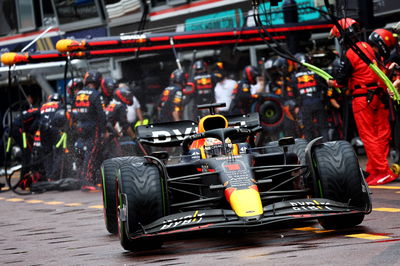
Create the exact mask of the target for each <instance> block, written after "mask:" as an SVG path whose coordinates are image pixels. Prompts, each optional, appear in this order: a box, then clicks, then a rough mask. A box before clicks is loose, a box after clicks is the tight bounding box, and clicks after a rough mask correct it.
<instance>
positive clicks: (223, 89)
mask: <svg viewBox="0 0 400 266" xmlns="http://www.w3.org/2000/svg"><path fill="white" fill-rule="evenodd" d="M214 76H215V77H216V78H217V84H216V85H215V102H217V103H226V106H225V107H221V108H218V112H219V113H221V114H228V111H229V106H230V105H231V102H232V93H233V90H234V89H235V87H236V86H237V82H236V81H235V80H233V79H230V78H229V77H227V75H226V73H225V70H224V68H223V65H222V64H219V65H218V68H217V69H216V70H215V72H214Z"/></svg>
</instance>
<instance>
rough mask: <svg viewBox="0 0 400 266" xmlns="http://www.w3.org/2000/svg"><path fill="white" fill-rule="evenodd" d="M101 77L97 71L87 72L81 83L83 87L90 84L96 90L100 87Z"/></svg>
mask: <svg viewBox="0 0 400 266" xmlns="http://www.w3.org/2000/svg"><path fill="white" fill-rule="evenodd" d="M102 78H103V77H102V75H101V73H100V72H99V71H93V70H91V71H88V72H86V74H85V76H84V78H83V83H84V85H85V86H87V85H88V84H90V83H92V84H94V86H95V87H96V89H97V88H98V87H99V86H100V83H101V80H102Z"/></svg>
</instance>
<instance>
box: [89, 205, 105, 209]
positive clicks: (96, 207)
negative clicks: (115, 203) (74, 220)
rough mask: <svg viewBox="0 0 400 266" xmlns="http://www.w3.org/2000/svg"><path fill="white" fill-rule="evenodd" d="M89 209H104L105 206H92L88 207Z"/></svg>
mask: <svg viewBox="0 0 400 266" xmlns="http://www.w3.org/2000/svg"><path fill="white" fill-rule="evenodd" d="M88 208H89V209H103V205H92V206H89V207H88Z"/></svg>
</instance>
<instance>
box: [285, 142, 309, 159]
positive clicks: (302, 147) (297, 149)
mask: <svg viewBox="0 0 400 266" xmlns="http://www.w3.org/2000/svg"><path fill="white" fill-rule="evenodd" d="M307 144H308V142H307V140H305V139H301V138H297V139H295V143H294V144H293V145H290V146H288V151H289V152H292V153H295V154H296V155H297V157H298V158H299V161H300V164H306V147H307Z"/></svg>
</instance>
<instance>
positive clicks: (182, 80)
mask: <svg viewBox="0 0 400 266" xmlns="http://www.w3.org/2000/svg"><path fill="white" fill-rule="evenodd" d="M186 82H187V75H186V73H185V72H184V71H183V70H182V69H176V70H174V71H173V72H172V73H171V75H170V85H169V86H168V87H167V88H165V89H164V91H163V92H162V94H161V98H160V99H159V103H158V105H157V111H158V115H157V120H158V122H170V121H180V120H182V97H183V92H182V90H183V88H184V86H185V85H186Z"/></svg>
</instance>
